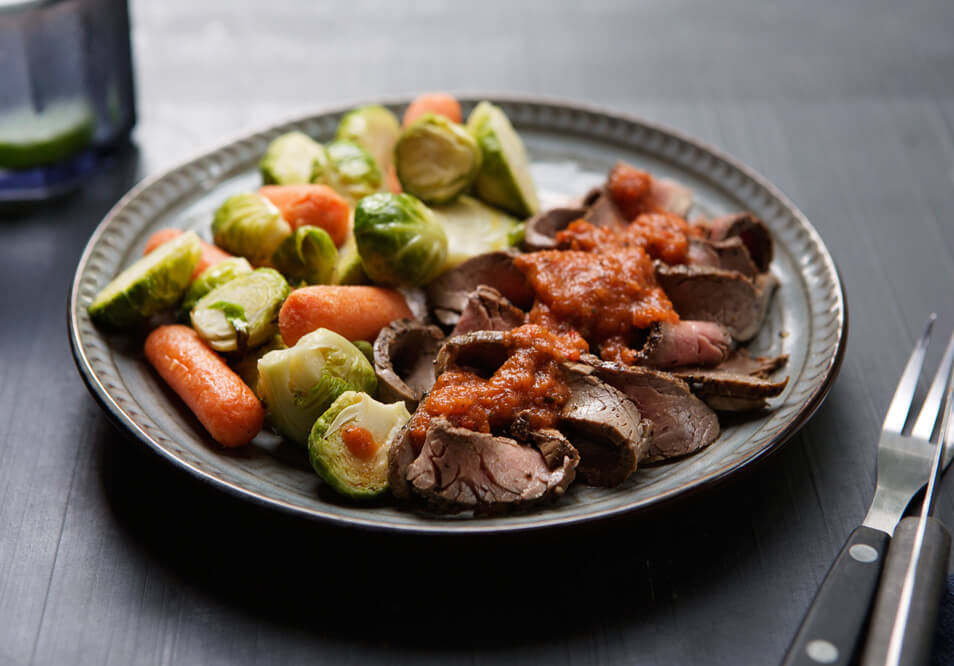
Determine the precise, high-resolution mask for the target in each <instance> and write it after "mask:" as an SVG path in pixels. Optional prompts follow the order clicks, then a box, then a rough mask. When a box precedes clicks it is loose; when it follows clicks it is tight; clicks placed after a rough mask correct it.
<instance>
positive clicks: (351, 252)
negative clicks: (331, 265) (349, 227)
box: [333, 235, 370, 284]
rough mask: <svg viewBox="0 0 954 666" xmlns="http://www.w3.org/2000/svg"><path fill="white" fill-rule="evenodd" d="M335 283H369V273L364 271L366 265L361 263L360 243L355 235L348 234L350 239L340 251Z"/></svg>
mask: <svg viewBox="0 0 954 666" xmlns="http://www.w3.org/2000/svg"><path fill="white" fill-rule="evenodd" d="M333 282H334V283H335V284H368V282H370V280H369V279H368V275H367V273H365V272H364V266H362V265H361V255H359V254H358V244H357V242H355V240H354V235H351V236H348V240H346V241H345V244H344V245H342V246H341V249H340V250H339V251H338V265H337V266H335V276H334V279H333Z"/></svg>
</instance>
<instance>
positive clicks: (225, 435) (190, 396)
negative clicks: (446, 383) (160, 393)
mask: <svg viewBox="0 0 954 666" xmlns="http://www.w3.org/2000/svg"><path fill="white" fill-rule="evenodd" d="M145 351H146V358H147V359H149V362H150V363H151V364H152V366H153V367H154V368H155V369H156V371H157V372H158V373H159V376H160V377H162V378H163V379H164V380H165V382H166V383H167V384H168V385H169V386H170V387H171V388H172V390H173V391H175V392H176V393H177V394H178V395H179V397H180V398H182V400H183V402H185V404H186V405H188V407H189V409H191V410H192V412H193V413H194V414H195V415H196V418H198V419H199V422H200V423H202V425H203V426H205V429H206V430H208V431H209V434H210V435H212V439H214V440H215V441H216V442H218V443H219V444H221V445H222V446H227V447H233V446H241V445H243V444H247V443H248V442H250V441H251V440H252V438H253V437H255V435H257V434H258V431H259V430H261V429H262V424H263V422H264V420H265V410H264V409H263V408H262V403H260V402H259V401H258V398H257V397H255V394H254V393H253V392H252V389H250V388H249V387H248V386H246V384H245V382H243V381H242V379H241V378H240V377H239V376H238V375H237V374H235V372H233V371H232V369H231V368H229V366H228V365H226V364H225V361H224V360H223V359H222V357H220V356H219V355H218V354H216V353H215V352H214V351H212V350H211V349H209V348H208V347H207V346H206V345H205V343H204V342H202V340H201V338H199V336H198V334H197V333H196V332H195V331H193V330H192V329H191V328H189V327H188V326H181V325H178V324H174V325H169V326H160V327H159V328H157V329H155V330H154V331H153V332H152V333H150V334H149V336H148V337H147V338H146V345H145Z"/></svg>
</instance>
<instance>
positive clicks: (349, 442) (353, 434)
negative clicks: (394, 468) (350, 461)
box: [341, 423, 380, 459]
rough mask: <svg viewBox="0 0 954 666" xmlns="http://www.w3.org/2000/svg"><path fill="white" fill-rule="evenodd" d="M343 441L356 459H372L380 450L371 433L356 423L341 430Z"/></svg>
mask: <svg viewBox="0 0 954 666" xmlns="http://www.w3.org/2000/svg"><path fill="white" fill-rule="evenodd" d="M341 441H342V442H344V445H345V446H346V447H348V450H349V451H350V452H351V455H353V456H354V457H356V458H362V459H366V458H370V457H371V456H373V455H374V454H375V453H377V451H378V449H379V448H380V447H379V446H378V443H377V442H375V441H374V435H372V434H371V431H369V430H368V429H367V428H362V427H361V426H359V425H357V424H355V423H349V424H347V425H346V426H344V427H343V428H342V429H341Z"/></svg>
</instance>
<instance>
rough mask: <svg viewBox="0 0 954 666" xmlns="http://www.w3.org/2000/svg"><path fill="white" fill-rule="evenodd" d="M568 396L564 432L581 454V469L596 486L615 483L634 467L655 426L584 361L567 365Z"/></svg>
mask: <svg viewBox="0 0 954 666" xmlns="http://www.w3.org/2000/svg"><path fill="white" fill-rule="evenodd" d="M564 368H565V370H566V372H567V384H568V386H569V389H570V399H569V400H568V401H567V403H566V405H564V407H563V412H562V413H561V415H560V430H561V432H563V433H565V434H566V435H567V437H568V439H569V440H570V441H572V442H573V443H574V445H575V446H576V448H577V450H579V452H580V464H579V467H578V473H579V475H580V478H582V479H583V481H585V482H586V483H588V484H590V485H594V486H615V485H618V484H620V483H622V482H623V481H625V480H626V479H627V477H629V475H630V474H632V473H633V472H634V471H636V466H637V463H638V462H639V460H640V459H641V457H642V456H643V454H644V453H645V451H646V449H647V447H648V446H649V445H650V442H651V439H652V432H653V428H652V425H651V424H650V422H649V421H646V420H644V419H643V418H642V416H641V415H640V412H639V410H638V409H637V408H636V406H635V405H634V404H633V403H632V402H631V401H630V400H628V399H627V397H626V396H625V395H624V394H622V393H621V392H620V391H618V390H616V389H615V388H613V387H612V386H610V385H608V384H606V383H605V382H603V381H601V380H600V379H599V378H597V377H596V376H594V375H593V369H592V368H591V367H589V366H587V365H585V364H582V363H568V364H565V365H564Z"/></svg>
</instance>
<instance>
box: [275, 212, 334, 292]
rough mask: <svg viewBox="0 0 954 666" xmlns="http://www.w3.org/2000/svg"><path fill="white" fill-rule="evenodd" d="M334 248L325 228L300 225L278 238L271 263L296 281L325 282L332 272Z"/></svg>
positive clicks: (331, 275) (331, 276)
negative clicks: (280, 238)
mask: <svg viewBox="0 0 954 666" xmlns="http://www.w3.org/2000/svg"><path fill="white" fill-rule="evenodd" d="M337 262H338V248H336V247H335V243H334V241H333V240H331V236H329V235H328V232H327V231H325V230H324V229H321V228H320V227H311V226H304V227H298V228H297V229H295V232H294V233H293V234H292V235H291V236H289V237H288V238H286V239H285V240H283V241H282V244H281V245H279V246H278V249H277V250H275V254H273V255H272V264H273V265H274V266H275V268H277V269H278V270H280V271H281V272H282V273H283V274H284V275H285V277H287V278H288V279H289V280H290V281H292V282H294V283H296V284H298V283H302V282H304V283H305V284H328V283H330V282H331V279H332V278H333V277H334V274H335V265H336V264H337Z"/></svg>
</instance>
